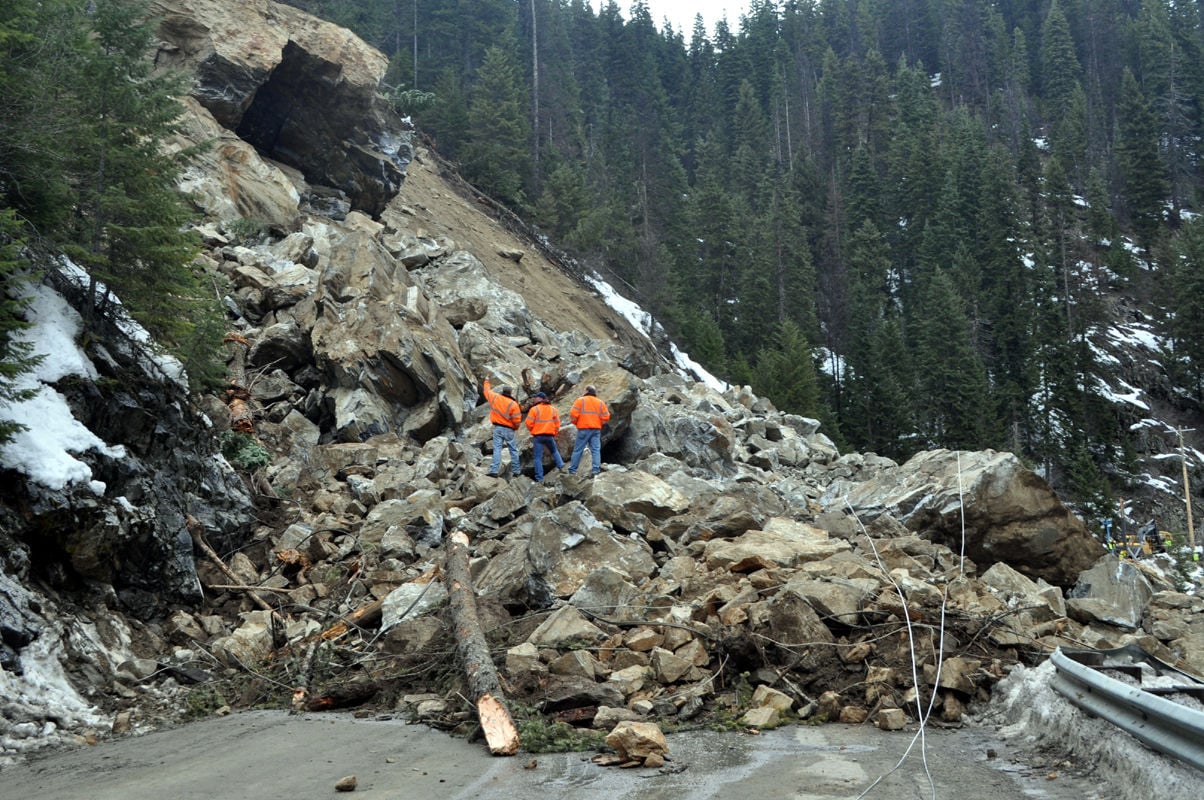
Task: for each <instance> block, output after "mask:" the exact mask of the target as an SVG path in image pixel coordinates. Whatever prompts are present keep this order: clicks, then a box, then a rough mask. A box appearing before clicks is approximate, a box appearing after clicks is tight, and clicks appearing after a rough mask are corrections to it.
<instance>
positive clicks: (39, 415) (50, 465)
mask: <svg viewBox="0 0 1204 800" xmlns="http://www.w3.org/2000/svg"><path fill="white" fill-rule="evenodd" d="M26 317H27V318H28V320H29V321H30V322H31V323H32V324H33V327H31V328H27V329H25V330H23V331H19V332H18V334H17V338H18V339H19V340H21V341H26V342H29V343H31V344H32V345H33V352H34V353H35V354H37V355H41V356H43V359H42V362H41V364H39V365H38V366H37V367H36V368H35V369H34V370H33V371H31V372H27V373H24V374H22V375H19V376H18V377H17V379H16V382H15V384H16V388H17V389H32V390H35V392H36V394H34V395H33V397H32V398H30V399H29V400H25V401H23V402H18V403H9V402H6V401H0V418H3V419H6V420H11V421H13V422H19V423H21V424H22V425H25V426H26V428H27V430H24V431H20V432H18V433H17V434H16V435H15V436H14V437H13V438H12V440H11V441H9V442H8V443H7V444H4V445H0V466H4V467H7V468H9V469H14V470H17V471H18V472H21V473H24V474H25V475H27V476H29V478H30V480H32V481H35V482H37V483H40V484H42V485H43V486H46V487H48V488H50V489H62V488H63V487H65V486H67V485H68V484H72V483H86V484H87V485H88V486H89V487H90V488H91V489H92V491H94V492H96V493H97V494H103V493H104V490H105V485H104V483H103V482H101V481H96V480H92V470H91V468H90V467H88V465H87V464H85V463H84V462H82V461H80V460H79V459H77V458H76V457H75V455H73V454H76V455H78V454H80V453H84V452H86V451H88V450H96V451H98V452H101V453H104V454H106V455H109V456H113V457H114V458H122V457H124V456H125V448H123V447H121V446H120V445H118V446H115V447H110V446H109V445H108V444H106V443H105V442H103V441H102V440H101V439H99V438H98V437H97V436H96V435H95V434H93V433H92V432H91V431H90V430H88V429H87V428H85V427H84V426H83V424H82V423H80V422H79V421H78V420H77V419H75V417H74V416H73V415H72V414H71V409H70V407H69V406H68V405H67V399H66V398H65V397H64V396H63V395H62V394H61V393H60V392H58V391H57V390H56V389H54V387H53V386H51V385H50V384H52V383H54V382H55V381H58V380H61V379H63V378H66V377H68V376H71V375H79V376H82V377H84V378H88V379H94V378H96V377H97V373H96V368H95V367H94V366H93V365H92V362H91V361H89V360H88V357H87V356H86V355H84V353H83V351H82V350H80V349H79V346H78V345H77V344H76V343H75V340H76V337H77V336H78V335H79V330H80V325H81V319H80V316H79V314H78V313H76V311H75V309H73V308H71V306H70V305H68V303H67V301H66V300H64V299H63V298H62V297H61V296H60V295H59V294H58V293H57V292H55V291H54V290H53V289H51V288H49V287H46V286H33V287H30V305H29V308H28V309H27V312H26Z"/></svg>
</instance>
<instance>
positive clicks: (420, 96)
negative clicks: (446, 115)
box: [389, 88, 439, 117]
mask: <svg viewBox="0 0 1204 800" xmlns="http://www.w3.org/2000/svg"><path fill="white" fill-rule="evenodd" d="M389 101H390V102H391V103H392V104H393V110H395V111H396V112H397V113H398V114H400V115H401V116H403V117H408V116H410V115H412V114H417V113H418V112H419V111H423V110H425V109H428V108H430V107H431V106H433V105H435V103H437V102H439V95H437V94H435V93H434V92H424V91H423V90H421V89H400V88H399V89H394V90H393V93H392V94H391V95H390V96H389Z"/></svg>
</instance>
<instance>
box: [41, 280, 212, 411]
mask: <svg viewBox="0 0 1204 800" xmlns="http://www.w3.org/2000/svg"><path fill="white" fill-rule="evenodd" d="M59 271H60V274H61V275H63V277H65V278H67V279H68V280H70V281H71V282H72V283H73V284H74V285H76V286H78V287H80V288H87V287H88V286H89V285H90V283H91V281H92V277H91V276H90V275H88V273H87V272H85V271H84V269H83V268H82V267H80V266H78V265H76V264H75V262H73V261H72V260H71V259H69V258H67V257H66V256H60V257H59ZM106 291H108V290H107V289H106V287H105V285H104V283H102V282H100V281H97V282H96V292H97V293H98V294H103V293H104V292H106ZM108 301H109V303H110V305H111V310H110V311H109V314H110V315H111V316H112V318H113V322H115V323H116V324H117V328H118V329H119V330H120V331H121V332H122V333H124V334H125V335H126V337H127V339H129V341H130V343H131V344H132V345H133V346H135V347H137V348H138V349H139V353H138V361H139V362H140V363H141V365H142V369H143V370H144V371H145V372H146V374H147V375H150V376H152V377H162V378H167V379H168V380H170V381H174V382H175V383H176V385H178V386H180V387H181V388H184V389H187V388H188V375H187V373H186V372H185V371H184V365H183V364H181V363H180V360H179V359H177V358H176V357H175V356H173V355H170V354H169V353H165V352H163V350H162V349H161V348H160V347H159V346H158V345H157V344H155V342H154V341H153V340H152V339H151V335H150V332H149V331H148V330H147V329H146V328H144V327H142V326H141V325H139V324H138V323H137V322H136V321H135V320H134V318H133V317H131V316H130V315H129V313H128V312H127V311H126V310H125V306H123V305H122V304H121V298H120V297H118V296H117V295H115V294H111V293H110V294H109V297H108Z"/></svg>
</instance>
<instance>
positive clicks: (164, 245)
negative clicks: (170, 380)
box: [0, 0, 224, 387]
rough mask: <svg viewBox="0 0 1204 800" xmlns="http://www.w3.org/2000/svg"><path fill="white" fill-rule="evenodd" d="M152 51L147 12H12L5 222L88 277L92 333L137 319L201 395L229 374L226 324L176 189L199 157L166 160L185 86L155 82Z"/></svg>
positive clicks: (6, 82) (1, 28) (0, 152)
mask: <svg viewBox="0 0 1204 800" xmlns="http://www.w3.org/2000/svg"><path fill="white" fill-rule="evenodd" d="M35 12H36V13H35ZM153 42H154V37H153V32H152V26H151V23H150V22H149V21H148V20H147V4H146V3H145V2H142V1H141V0H97V1H96V2H94V3H90V4H87V7H86V8H85V7H84V6H83V5H82V4H77V3H74V2H68V0H44V1H43V2H38V3H36V4H35V3H33V2H31V1H30V0H14V2H12V3H6V4H5V5H4V8H3V9H2V10H0V106H3V107H4V108H5V114H4V115H3V120H2V121H0V211H4V212H6V213H8V216H7V217H6V222H5V228H6V231H5V232H6V235H8V236H28V235H29V234H30V233H31V232H33V231H36V232H37V237H38V245H39V249H41V250H43V251H54V250H58V251H60V252H64V253H66V254H67V255H69V256H70V257H71V258H72V260H73V261H74V262H75V263H76V264H78V265H79V266H81V267H83V268H84V269H85V271H86V272H87V273H88V275H89V277H90V284H89V286H88V295H89V297H90V302H87V303H85V307H84V308H83V309H82V313H83V314H84V317H85V321H86V322H87V323H89V324H96V323H98V322H101V321H103V320H105V319H112V318H113V317H115V316H118V315H119V314H121V313H128V314H129V315H130V316H131V317H133V318H134V319H135V320H136V321H137V322H139V323H140V324H141V325H142V326H143V327H144V328H146V329H147V330H148V331H149V333H150V334H151V336H152V337H153V338H154V339H155V340H156V341H157V342H159V343H161V344H163V345H166V346H167V348H168V349H169V350H170V351H172V352H173V353H174V354H175V355H177V356H178V357H180V358H181V360H182V361H183V362H184V364H185V367H186V369H188V371H189V374H190V376H191V377H192V378H193V385H194V387H199V386H202V385H207V384H209V383H211V382H212V381H213V380H214V379H215V376H216V373H217V371H218V368H219V366H218V365H219V363H220V337H221V333H222V331H221V328H222V327H223V325H224V323H223V320H224V315H223V312H222V310H221V309H220V308H219V307H218V306H217V303H216V300H215V293H214V292H213V290H212V288H211V287H209V286H208V279H207V276H205V275H204V274H203V272H202V271H201V270H200V269H199V268H196V267H195V266H194V259H195V257H196V255H197V253H198V252H199V246H200V242H199V238H198V237H197V236H196V235H195V234H193V233H191V232H189V231H188V230H187V224H188V223H189V222H190V221H191V218H192V212H191V210H190V208H189V206H188V204H187V201H186V200H185V198H184V197H183V196H182V195H181V194H180V192H179V191H178V190H177V188H176V178H177V177H178V175H179V172H180V169H181V167H182V159H183V158H185V157H187V155H188V154H186V153H183V154H177V155H169V154H168V153H167V152H166V151H165V150H164V148H163V147H162V142H163V140H164V139H165V138H166V137H167V136H169V135H170V134H171V133H173V131H174V130H175V125H176V120H177V119H178V117H179V116H180V114H181V112H182V110H183V107H182V105H181V104H180V103H179V101H178V100H177V97H178V96H179V95H180V94H182V93H183V92H184V90H185V85H184V82H183V80H182V78H181V77H179V76H174V75H170V74H165V73H159V72H156V71H154V65H153V63H152V62H151V60H150V58H149V57H148V54H149V52H150V48H151V45H152V44H153ZM17 219H20V220H21V221H22V224H21V226H19V228H20V230H17V229H16V228H17V227H18V226H16V220H17ZM10 230H11V231H13V232H10ZM117 298H120V305H121V306H122V309H118V304H117Z"/></svg>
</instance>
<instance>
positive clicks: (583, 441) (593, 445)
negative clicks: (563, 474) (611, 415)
mask: <svg viewBox="0 0 1204 800" xmlns="http://www.w3.org/2000/svg"><path fill="white" fill-rule="evenodd" d="M587 445H588V446H589V456H590V459H591V461H592V464H591V468H592V469H593V472H594V474H595V475H597V474H598V473H599V472H601V471H602V431H600V430H598V429H597V428H578V429H577V441H575V442H573V460H572V461H570V462H569V474H570V475H576V474H577V466H578V465H579V464H580V463H581V454H582V453H584V452H585V448H586V446H587Z"/></svg>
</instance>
